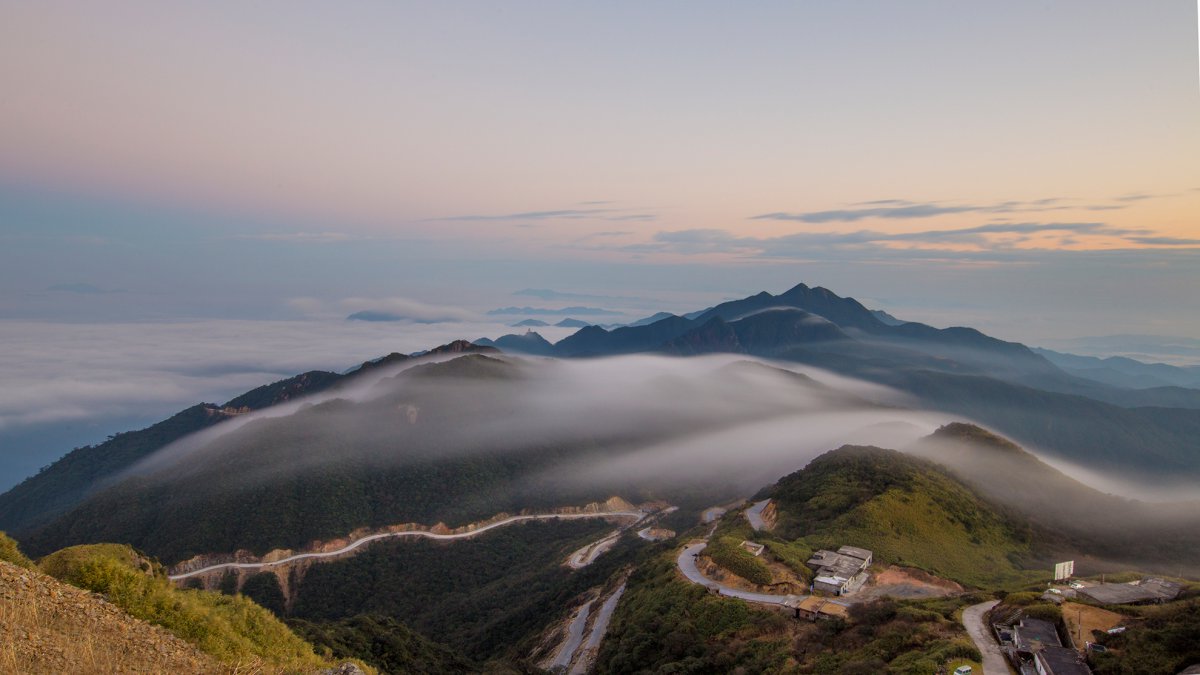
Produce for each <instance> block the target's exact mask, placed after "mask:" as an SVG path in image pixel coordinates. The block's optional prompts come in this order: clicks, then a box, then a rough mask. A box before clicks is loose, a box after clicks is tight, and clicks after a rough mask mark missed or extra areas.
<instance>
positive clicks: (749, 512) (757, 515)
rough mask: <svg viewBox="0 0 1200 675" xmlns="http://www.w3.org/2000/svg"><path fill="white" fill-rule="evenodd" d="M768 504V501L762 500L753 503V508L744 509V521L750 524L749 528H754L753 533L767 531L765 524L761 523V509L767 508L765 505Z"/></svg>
mask: <svg viewBox="0 0 1200 675" xmlns="http://www.w3.org/2000/svg"><path fill="white" fill-rule="evenodd" d="M770 503H771V500H770V499H764V500H762V501H761V502H755V503H754V505H753V506H751V507H750V508H748V509H746V520H747V521H749V522H750V527H752V528H754V529H755V531H761V530H765V529H767V523H766V522H765V521H763V517H762V513H763V509H765V508H767V504H770Z"/></svg>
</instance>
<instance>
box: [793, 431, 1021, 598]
mask: <svg viewBox="0 0 1200 675" xmlns="http://www.w3.org/2000/svg"><path fill="white" fill-rule="evenodd" d="M771 496H772V497H773V498H774V499H776V500H777V507H778V510H779V520H778V526H777V528H776V534H778V535H779V536H782V537H785V538H792V539H801V540H803V543H804V544H805V545H807V546H809V547H811V548H814V549H816V548H831V549H836V548H837V547H838V546H841V545H851V546H859V547H863V548H867V549H871V550H872V551H874V553H875V559H876V561H878V562H879V563H896V564H901V565H906V566H910V567H916V568H920V569H923V570H926V571H929V572H931V573H934V574H937V575H939V576H944V577H947V578H950V579H953V580H955V581H958V582H960V583H964V584H968V585H973V586H979V587H984V586H995V585H1010V584H1016V583H1019V582H1020V581H1021V580H1022V579H1023V578H1025V577H1026V575H1024V574H1023V573H1022V572H1021V561H1022V559H1023V558H1024V557H1026V556H1028V555H1029V554H1030V553H1031V549H1032V545H1033V543H1034V542H1033V534H1032V531H1031V529H1030V528H1028V527H1026V526H1023V525H1021V524H1020V523H1018V522H1016V521H1015V520H1013V519H1011V518H1008V517H1006V516H1004V515H1002V514H1001V513H998V512H997V511H996V510H995V509H993V508H992V507H991V506H990V505H988V504H987V503H986V502H984V501H983V500H981V499H980V498H979V497H977V496H976V495H975V494H973V493H972V492H971V491H970V490H968V489H967V488H966V487H965V486H964V485H963V484H962V483H960V482H958V481H957V480H955V479H954V478H952V477H951V476H950V475H949V474H947V473H946V471H945V470H944V469H942V468H940V467H938V466H937V465H934V464H932V463H930V462H927V461H924V460H921V459H917V458H913V457H910V456H907V455H904V454H902V453H900V452H897V451H894V450H884V449H882V448H875V447H859V446H844V447H842V448H840V449H838V450H835V451H833V452H830V453H826V454H825V455H822V456H821V457H818V458H817V459H815V460H813V461H812V463H810V464H809V465H808V467H807V468H805V469H803V470H801V471H797V472H796V473H793V474H791V475H789V476H786V477H784V478H783V479H781V480H780V481H779V482H778V483H777V484H776V485H775V486H774V488H773V489H772V490H771Z"/></svg>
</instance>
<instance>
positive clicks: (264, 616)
mask: <svg viewBox="0 0 1200 675" xmlns="http://www.w3.org/2000/svg"><path fill="white" fill-rule="evenodd" d="M42 569H43V571H45V572H46V573H47V574H50V575H51V576H54V577H56V578H58V579H60V580H62V581H65V582H67V583H69V584H72V585H74V586H78V587H80V588H84V589H87V590H90V591H95V592H96V593H101V594H103V595H104V596H105V597H106V598H107V599H108V600H109V602H112V603H113V604H115V605H117V606H118V607H120V608H121V609H123V610H125V611H126V612H128V613H129V614H131V615H133V616H135V617H137V618H139V619H142V620H144V621H147V622H149V623H153V624H157V625H159V626H162V627H163V628H166V629H167V630H169V631H171V632H172V633H174V634H175V635H177V636H178V637H180V638H182V639H184V640H187V641H188V642H191V643H192V644H194V645H196V646H197V647H199V648H200V649H201V650H203V651H204V652H207V653H208V654H211V655H213V656H214V657H216V658H217V659H218V660H221V661H224V662H225V663H230V664H234V663H238V664H245V663H246V662H258V663H259V664H266V665H270V666H273V667H274V668H276V669H279V668H282V669H287V670H314V669H316V668H319V667H321V666H325V665H329V664H327V663H325V662H324V660H323V659H321V658H319V657H317V655H316V654H315V653H314V652H313V650H312V647H311V646H310V645H309V644H308V643H306V642H304V641H303V640H301V639H300V638H298V637H296V635H295V634H294V633H292V632H291V631H290V630H289V629H288V628H287V626H285V625H284V624H283V623H281V622H280V621H279V620H278V619H276V618H275V617H274V616H273V615H272V614H271V613H270V612H268V611H267V610H265V609H263V608H262V607H259V606H258V605H256V604H254V602H252V601H251V600H249V599H248V598H245V597H242V596H233V597H230V596H226V595H220V594H218V593H210V592H207V591H195V590H178V589H176V588H175V587H174V586H172V585H171V582H170V581H168V580H167V579H166V578H165V577H164V576H162V575H161V572H160V573H159V574H154V573H153V572H154V571H155V568H154V565H153V564H151V563H150V562H149V561H146V560H144V559H143V558H141V557H140V556H138V555H137V554H136V553H135V552H134V551H133V550H132V549H130V548H129V547H128V546H119V545H116V544H95V545H90V546H73V547H71V548H67V549H63V550H62V551H58V552H56V553H52V554H50V555H49V556H46V558H45V559H43V561H42Z"/></svg>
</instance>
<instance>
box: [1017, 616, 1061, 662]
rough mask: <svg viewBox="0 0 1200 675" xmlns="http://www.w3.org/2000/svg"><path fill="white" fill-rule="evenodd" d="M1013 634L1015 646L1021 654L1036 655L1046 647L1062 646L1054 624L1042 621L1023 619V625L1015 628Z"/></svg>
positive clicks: (1020, 624)
mask: <svg viewBox="0 0 1200 675" xmlns="http://www.w3.org/2000/svg"><path fill="white" fill-rule="evenodd" d="M1012 633H1013V646H1014V647H1016V648H1017V651H1019V652H1028V653H1034V652H1037V651H1040V650H1042V649H1044V648H1046V647H1061V646H1062V640H1061V639H1060V638H1059V637H1058V629H1057V628H1055V627H1054V624H1052V623H1050V622H1049V621H1043V620H1042V619H1030V618H1028V617H1026V618H1024V619H1021V623H1019V624H1017V625H1016V626H1013V629H1012Z"/></svg>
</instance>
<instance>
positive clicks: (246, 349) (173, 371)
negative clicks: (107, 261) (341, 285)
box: [0, 303, 571, 429]
mask: <svg viewBox="0 0 1200 675" xmlns="http://www.w3.org/2000/svg"><path fill="white" fill-rule="evenodd" d="M301 304H303V303H301ZM511 332H514V329H512V328H509V327H507V326H504V325H503V324H499V323H494V322H483V321H475V322H460V323H453V324H409V323H403V324H397V323H370V322H360V321H344V320H341V319H338V320H333V321H241V320H212V321H181V322H169V323H109V324H79V323H49V322H38V321H17V320H0V343H3V344H4V349H3V350H0V382H3V383H4V387H3V388H0V429H13V428H16V427H21V426H24V425H29V424H35V423H44V422H53V421H56V420H71V419H76V420H78V419H90V418H103V417H109V416H128V415H139V416H144V415H146V414H147V413H148V414H150V415H152V416H162V417H165V416H167V415H169V414H171V413H173V412H175V411H178V410H181V409H183V408H185V407H187V406H190V405H193V404H195V403H199V402H201V401H207V402H214V403H222V402H224V401H227V400H229V399H230V398H233V397H234V396H236V395H238V394H241V393H243V392H245V391H247V390H249V389H253V388H254V387H257V386H260V385H263V384H267V383H269V382H273V381H275V380H279V379H282V378H284V377H289V376H291V375H294V374H297V373H301V372H304V371H307V370H315V369H319V370H332V371H337V372H340V371H342V370H345V369H346V368H349V367H351V366H353V365H356V364H358V363H361V362H363V361H366V360H368V359H372V358H376V357H378V356H382V355H384V354H388V353H391V352H402V353H410V352H415V351H420V350H422V349H428V348H430V347H435V346H437V345H440V344H445V343H447V342H450V341H452V340H456V339H466V340H474V339H477V338H480V337H491V338H495V337H499V336H500V335H503V334H505V333H511ZM570 332H571V331H569V330H564V329H554V328H551V329H549V330H547V329H543V334H544V335H546V337H547V339H551V340H556V339H561V338H562V337H564V336H565V335H566V334H568V333H570Z"/></svg>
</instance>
